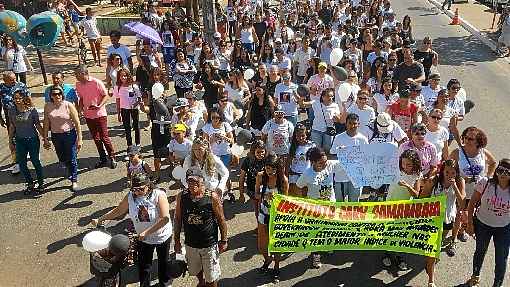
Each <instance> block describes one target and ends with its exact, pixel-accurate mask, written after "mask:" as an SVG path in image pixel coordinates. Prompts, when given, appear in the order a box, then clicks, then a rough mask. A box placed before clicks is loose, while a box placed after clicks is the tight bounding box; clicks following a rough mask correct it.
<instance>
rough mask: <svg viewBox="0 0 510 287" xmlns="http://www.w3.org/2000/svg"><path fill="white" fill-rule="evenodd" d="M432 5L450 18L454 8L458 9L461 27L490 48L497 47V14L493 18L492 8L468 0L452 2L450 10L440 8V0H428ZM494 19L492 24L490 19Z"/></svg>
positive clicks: (494, 48)
mask: <svg viewBox="0 0 510 287" xmlns="http://www.w3.org/2000/svg"><path fill="white" fill-rule="evenodd" d="M428 1H429V2H430V3H431V4H432V5H434V6H436V7H437V8H438V9H439V10H440V11H442V12H445V13H446V14H447V15H448V16H449V17H450V18H453V16H454V13H455V10H456V9H459V18H460V22H461V25H462V27H464V29H466V30H467V31H469V32H470V33H471V34H473V35H474V36H475V37H477V38H478V39H480V41H482V42H483V43H484V44H485V45H487V46H488V47H489V48H490V49H491V50H493V51H495V50H496V49H497V40H498V37H499V34H498V33H497V32H496V30H497V23H498V20H499V14H496V18H494V11H493V10H492V8H490V7H488V6H486V5H484V4H482V3H479V2H476V1H473V0H470V2H467V3H458V4H453V5H452V8H451V10H450V11H443V10H441V6H442V3H443V1H442V0H428ZM493 19H494V26H492V21H493Z"/></svg>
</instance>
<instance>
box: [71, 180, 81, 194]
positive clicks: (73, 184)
mask: <svg viewBox="0 0 510 287" xmlns="http://www.w3.org/2000/svg"><path fill="white" fill-rule="evenodd" d="M71 191H74V192H77V191H80V187H79V186H78V183H77V182H73V183H71Z"/></svg>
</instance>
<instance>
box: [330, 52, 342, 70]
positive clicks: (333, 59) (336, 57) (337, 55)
mask: <svg viewBox="0 0 510 287" xmlns="http://www.w3.org/2000/svg"><path fill="white" fill-rule="evenodd" d="M343 57H344V51H343V50H342V49H340V48H334V49H333V50H332V51H331V54H329V62H330V63H331V66H336V65H338V63H340V61H341V60H342V58H343Z"/></svg>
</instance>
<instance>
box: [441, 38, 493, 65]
mask: <svg viewBox="0 0 510 287" xmlns="http://www.w3.org/2000/svg"><path fill="white" fill-rule="evenodd" d="M432 45H433V49H434V50H435V51H436V52H437V53H438V54H439V55H440V57H439V62H440V63H448V65H451V66H467V65H471V66H473V65H474V64H473V63H478V62H491V61H495V60H496V59H497V57H496V55H495V54H493V53H492V52H491V51H490V50H489V49H487V48H485V46H483V44H482V43H481V42H480V41H479V40H478V39H477V38H476V37H474V36H472V35H469V36H465V37H447V38H445V37H439V38H435V39H434V40H433V42H432Z"/></svg>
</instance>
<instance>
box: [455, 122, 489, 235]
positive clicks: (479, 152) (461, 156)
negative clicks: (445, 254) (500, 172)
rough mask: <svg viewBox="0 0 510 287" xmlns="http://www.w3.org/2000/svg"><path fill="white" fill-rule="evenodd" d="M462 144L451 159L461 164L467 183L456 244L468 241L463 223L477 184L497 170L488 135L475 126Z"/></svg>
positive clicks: (465, 134) (466, 132)
mask: <svg viewBox="0 0 510 287" xmlns="http://www.w3.org/2000/svg"><path fill="white" fill-rule="evenodd" d="M461 143H462V145H461V146H460V147H459V148H456V149H454V150H453V151H452V152H451V153H450V158H451V159H454V160H456V161H457V162H458V163H459V169H460V175H461V176H462V178H464V181H465V183H466V188H465V190H466V198H465V202H464V203H463V204H461V205H460V206H461V207H463V208H461V209H459V214H458V216H457V221H456V222H455V226H454V229H453V241H454V242H455V241H456V239H457V238H458V239H459V240H460V241H462V242H466V241H467V240H468V236H467V234H466V232H465V227H464V226H463V224H462V222H465V218H466V216H467V214H466V209H467V207H468V204H469V201H470V199H471V197H472V196H473V194H474V192H475V187H476V184H477V183H478V182H479V181H480V180H481V179H482V178H483V177H492V175H493V174H494V170H495V169H496V159H495V158H494V156H493V155H492V153H491V152H490V151H489V150H487V149H486V147H487V143H488V141H487V135H486V134H485V133H484V132H483V131H482V130H480V129H479V128H477V127H474V126H471V127H468V128H466V129H465V130H464V131H463V132H462V134H461Z"/></svg>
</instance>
